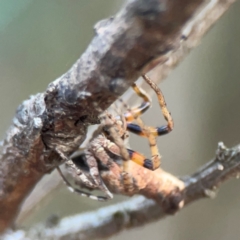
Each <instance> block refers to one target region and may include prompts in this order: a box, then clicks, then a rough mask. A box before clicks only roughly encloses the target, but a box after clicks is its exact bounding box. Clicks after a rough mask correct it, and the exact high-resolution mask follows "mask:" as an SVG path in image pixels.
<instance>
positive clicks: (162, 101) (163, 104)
mask: <svg viewBox="0 0 240 240" xmlns="http://www.w3.org/2000/svg"><path fill="white" fill-rule="evenodd" d="M143 79H144V80H145V82H146V83H147V84H148V85H149V86H150V87H151V88H152V89H153V90H154V92H155V93H156V95H157V98H158V103H159V105H160V108H161V110H162V114H163V116H164V118H165V120H166V121H167V126H166V128H167V129H168V132H171V131H172V129H173V125H174V124H173V119H172V116H171V113H170V112H169V111H168V109H167V104H166V101H165V99H164V96H163V94H162V91H161V90H160V88H159V87H158V86H157V84H156V83H154V82H153V81H152V80H151V79H150V78H149V77H148V76H147V75H143Z"/></svg>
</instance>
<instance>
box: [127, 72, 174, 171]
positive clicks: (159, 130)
mask: <svg viewBox="0 0 240 240" xmlns="http://www.w3.org/2000/svg"><path fill="white" fill-rule="evenodd" d="M143 78H144V80H145V81H146V82H147V83H148V84H149V86H150V87H151V88H152V89H153V90H154V91H155V93H156V95H157V97H158V102H159V105H160V107H161V110H162V113H163V116H164V118H165V120H166V121H167V125H164V126H161V127H156V128H154V127H149V126H144V124H143V122H142V121H141V120H140V118H139V116H140V115H141V114H143V113H144V112H145V111H146V110H147V109H148V108H149V107H150V104H151V101H150V99H149V97H148V96H147V95H146V93H145V92H144V91H143V90H142V89H141V88H139V87H137V85H136V84H133V85H132V87H133V90H134V91H135V92H136V93H137V95H138V96H139V97H141V98H142V99H143V103H142V104H141V106H140V107H138V108H133V109H131V110H129V111H128V112H127V113H126V114H125V115H124V116H125V119H126V121H127V130H128V131H130V132H132V133H134V134H137V135H139V136H142V137H146V138H148V141H149V145H150V149H151V155H152V157H151V160H150V159H146V158H145V157H144V156H143V155H141V154H139V153H137V152H135V151H130V150H128V151H129V154H130V158H131V159H132V160H133V161H134V162H136V163H138V164H139V165H142V166H144V167H146V168H148V169H151V170H155V169H157V168H158V167H159V166H160V163H161V158H160V154H159V151H158V147H157V141H156V137H157V136H162V135H164V134H167V133H169V132H170V131H172V129H173V119H172V117H171V114H170V112H169V111H168V109H167V104H166V102H165V99H164V96H163V94H162V92H161V90H160V88H159V87H158V86H157V85H156V84H155V83H154V82H153V81H152V80H151V79H150V78H149V77H148V76H146V75H143ZM134 120H136V121H137V122H138V123H139V125H137V124H133V123H131V122H132V121H134ZM150 161H152V162H150Z"/></svg>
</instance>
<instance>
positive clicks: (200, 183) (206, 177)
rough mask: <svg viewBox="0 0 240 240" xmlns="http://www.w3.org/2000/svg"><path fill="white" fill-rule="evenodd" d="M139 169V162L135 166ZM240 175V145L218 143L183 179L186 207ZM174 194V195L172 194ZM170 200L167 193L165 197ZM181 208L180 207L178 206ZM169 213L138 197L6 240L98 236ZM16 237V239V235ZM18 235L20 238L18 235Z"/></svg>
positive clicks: (150, 201)
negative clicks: (208, 158) (209, 158)
mask: <svg viewBox="0 0 240 240" xmlns="http://www.w3.org/2000/svg"><path fill="white" fill-rule="evenodd" d="M132 167H133V168H135V167H136V168H139V166H138V165H134V166H132ZM134 170H135V171H137V169H134ZM239 175H240V145H238V146H236V147H234V148H232V149H227V148H226V147H225V146H224V145H223V144H222V143H220V144H219V146H218V150H217V153H216V157H215V158H214V159H213V160H212V161H210V162H209V163H207V164H206V165H204V166H203V167H202V168H201V169H199V170H198V171H197V172H196V173H194V174H192V175H191V176H187V177H184V178H182V179H183V180H184V185H185V187H184V188H182V190H181V192H182V196H183V199H182V200H183V201H184V202H185V206H186V205H187V204H189V203H192V202H193V201H195V200H198V199H201V198H204V197H210V198H212V197H215V195H216V192H217V190H218V187H219V186H220V185H221V184H222V183H224V182H225V181H226V180H228V179H229V178H232V177H236V178H239ZM171 197H172V196H171ZM165 198H166V199H165V201H168V196H167V195H166V196H165ZM179 209H180V208H179ZM165 216H167V213H166V212H165V211H164V210H163V209H162V208H161V207H159V205H158V203H157V202H156V201H153V200H149V199H146V198H144V197H142V196H141V197H136V198H133V199H130V200H128V201H125V202H123V203H118V204H115V205H112V206H108V207H104V208H101V209H99V210H97V211H93V212H89V213H84V214H79V215H75V216H71V217H66V218H63V219H61V220H59V219H58V221H56V219H55V223H53V222H50V223H49V222H48V223H47V224H45V225H37V226H35V227H33V228H32V229H30V230H29V231H26V232H25V231H23V230H19V231H16V232H9V233H8V234H7V235H6V236H5V237H3V240H5V239H8V238H7V237H9V236H11V237H12V238H13V239H15V238H16V239H19V240H22V239H26V238H29V239H36V240H37V239H45V240H48V239H56V240H65V239H81V240H87V239H95V238H101V237H105V238H106V237H110V236H112V235H114V234H116V233H118V232H120V231H122V230H124V229H130V228H134V227H138V226H141V225H143V224H146V223H150V222H152V221H155V220H158V219H160V218H163V217H165ZM14 237H15V238H14ZM17 237H18V238H17Z"/></svg>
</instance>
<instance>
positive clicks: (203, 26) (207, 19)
mask: <svg viewBox="0 0 240 240" xmlns="http://www.w3.org/2000/svg"><path fill="white" fill-rule="evenodd" d="M140 2H141V1H136V3H138V4H140ZM153 2H154V1H153ZM203 2H205V1H203ZM233 2H234V1H233V0H214V1H209V2H206V3H205V5H204V6H203V7H202V8H198V7H196V8H194V9H192V12H194V13H196V14H195V16H194V17H193V18H192V19H191V21H188V23H187V25H184V24H182V25H181V26H180V27H179V28H181V32H182V35H183V36H184V37H186V38H187V39H185V40H184V41H182V43H181V44H178V46H177V47H174V48H173V49H172V51H171V52H170V53H168V54H167V57H166V55H163V56H162V57H160V59H157V60H156V61H152V62H151V64H150V65H148V68H149V69H151V68H152V67H153V66H155V65H156V62H158V61H160V62H161V61H163V62H164V61H165V62H164V63H162V64H159V65H158V69H157V71H156V69H155V70H154V71H153V74H154V75H156V76H157V79H159V80H161V79H163V78H164V77H165V76H166V75H167V74H168V73H169V71H170V70H171V69H173V68H174V66H175V65H176V64H177V63H178V62H179V61H181V59H182V58H183V57H185V56H186V55H187V53H188V51H189V50H190V49H192V48H193V47H195V46H196V45H197V44H198V43H199V41H200V39H201V37H202V36H203V34H205V33H206V31H207V30H208V29H209V28H210V26H212V24H213V23H214V22H216V21H217V20H218V18H219V17H220V16H221V15H222V14H223V13H224V12H225V11H226V10H227V9H228V7H229V5H231V3H233ZM134 3H135V2H134ZM151 4H153V3H151ZM151 4H150V5H149V9H150V8H151V6H152V5H151ZM185 4H190V3H188V2H185V1H181V9H182V8H184V6H187V5H185ZM127 6H128V5H127ZM139 6H141V4H140V5H139ZM125 9H128V8H127V7H126V8H125ZM128 11H129V10H128ZM123 12H124V10H123V11H122V13H123ZM175 14H176V16H175V17H176V19H177V18H178V17H179V16H177V15H179V14H180V15H181V14H185V13H184V12H179V11H178V12H177V13H175ZM134 17H136V16H135V15H133V16H132V18H133V19H134ZM125 18H126V15H121V14H119V15H118V17H117V18H115V20H114V21H115V24H118V26H120V25H121V31H120V30H119V29H118V28H117V27H116V28H114V27H112V26H111V24H110V25H106V26H103V27H102V28H100V27H99V26H101V24H100V25H98V32H99V34H101V31H103V33H102V34H103V35H104V33H105V32H107V31H108V32H110V34H111V33H114V32H115V31H117V32H118V34H119V35H118V36H121V35H122V36H124V34H125V36H126V39H125V42H124V46H122V44H120V46H119V47H121V48H122V55H121V56H123V54H125V49H126V47H127V46H126V45H128V42H129V41H130V40H131V41H134V40H135V39H134V38H133V39H131V37H130V36H131V33H130V30H129V29H134V28H135V27H138V25H137V24H136V23H133V22H131V23H130V25H129V28H126V24H123V26H122V22H121V21H120V20H122V21H123V20H125ZM136 18H138V17H136ZM173 18H174V15H173ZM109 21H110V20H109ZM174 21H175V20H174ZM131 24H132V25H131ZM113 26H116V25H113ZM124 27H125V28H126V29H125V28H124ZM156 28H157V29H158V31H160V33H161V32H162V30H161V29H162V28H161V26H157V27H156ZM137 29H138V28H137ZM154 29H155V27H154ZM104 31H105V32H104ZM128 34H129V36H128ZM141 34H142V35H143V36H142V38H144V39H145V41H146V42H147V41H153V42H154V41H155V40H156V39H155V34H153V35H151V36H150V37H151V38H150V39H148V34H149V31H148V29H145V30H144V31H143V32H142V33H141ZM105 35H106V34H105ZM165 35H166V33H164V35H163V36H161V38H162V39H163V41H165V40H166V39H168V37H169V39H172V40H174V41H175V40H176V41H178V42H179V41H180V39H179V38H178V36H177V35H176V36H177V37H176V36H175V37H174V36H173V37H172V36H170V35H168V34H167V35H166V36H165ZM127 36H128V37H129V39H127ZM132 37H134V36H132ZM102 38H103V36H102V35H101V36H96V37H95V39H94V41H97V42H98V41H100V40H101V39H102ZM152 38H154V39H155V40H154V39H152ZM115 40H116V39H115ZM94 41H93V43H94ZM106 41H107V40H106ZM174 41H172V42H174ZM93 43H92V44H93ZM120 43H121V42H120ZM114 44H115V45H118V44H119V42H118V43H117V41H116V42H114V41H113V43H112V42H111V43H109V45H110V46H113V45H114ZM134 44H138V43H136V42H135V43H133V42H132V45H131V46H134ZM139 44H141V42H139ZM159 44H160V43H159ZM160 45H161V44H160ZM160 45H158V46H160ZM173 45H174V44H173ZM137 46H139V45H136V46H135V48H133V49H130V48H129V50H128V51H127V52H126V53H128V54H125V55H124V56H125V57H126V56H128V57H130V56H129V54H130V51H131V54H130V55H131V59H135V57H136V59H135V61H138V60H137V58H138V57H139V54H136V51H135V50H136V49H137ZM152 47H153V48H154V46H152V45H151V44H150V45H149V46H148V47H147V51H148V49H153V48H152ZM141 50H142V52H141V57H143V58H145V57H144V56H145V55H144V54H143V52H144V51H145V50H146V49H145V48H141ZM111 51H112V50H111V49H110V50H109V51H108V53H109V54H110V52H111ZM90 53H91V51H90V50H88V51H87V52H86V53H85V55H88V56H89V57H91V56H90ZM156 53H157V52H156ZM134 54H136V56H135V55H134ZM142 54H143V55H142ZM145 54H146V53H145ZM157 55H158V53H157ZM124 56H123V60H124ZM155 57H157V56H155ZM86 59H87V58H86ZM109 59H110V60H109V62H111V61H112V59H113V58H112V57H110V58H109ZM166 59H167V61H166ZM125 60H126V59H125ZM128 60H130V59H128ZM128 60H126V62H128V63H129V62H130V61H128ZM105 61H106V60H105ZM131 61H132V60H131ZM79 62H80V60H79V61H78V62H77V64H79ZM147 62H148V63H149V61H147ZM81 63H82V68H83V69H84V68H85V67H84V66H85V65H86V63H84V59H83V60H81ZM121 64H123V63H121ZM75 66H76V65H75ZM97 66H98V64H97V63H96V69H97ZM115 67H116V66H115ZM75 68H77V66H76V67H75ZM111 68H112V67H111ZM125 68H126V69H132V67H131V64H130V65H126V64H125ZM106 70H107V69H105V70H104V71H106ZM71 71H73V70H70V72H71ZM104 71H103V73H101V74H100V73H99V74H100V75H99V77H101V76H103V77H101V79H103V80H104V79H105V78H106V76H105V75H104V74H105V72H104ZM114 72H115V70H114V69H111V73H114ZM73 75H74V74H73ZM137 75H138V74H137ZM85 78H86V81H88V80H89V79H88V78H87V77H86V76H85ZM85 78H84V77H83V78H80V80H79V81H78V83H79V82H80V81H81V79H85ZM62 79H64V76H63V77H62ZM96 80H98V79H96V78H93V79H91V81H93V83H92V85H93V86H95V82H94V81H96ZM86 84H87V83H86ZM78 85H80V84H78ZM72 89H74V88H72ZM78 89H79V88H78ZM100 89H102V88H100ZM106 94H107V96H106V97H108V94H109V93H106ZM109 103H110V102H109ZM84 104H85V102H84ZM99 104H100V106H101V102H100V103H99ZM79 105H80V102H79ZM76 106H78V104H76ZM101 107H102V106H101ZM80 109H81V108H80ZM102 109H103V107H102ZM64 111H65V110H64ZM67 112H68V114H70V115H71V113H69V111H67ZM16 129H17V128H16ZM16 129H15V130H16ZM60 130H61V129H60ZM10 140H11V138H10ZM29 149H34V145H29ZM10 150H11V146H10V148H9V151H10ZM11 156H12V157H14V154H12V155H11ZM21 160H22V161H24V159H20V162H22V161H21ZM43 164H44V163H43ZM11 167H12V165H10V168H11ZM18 168H19V170H20V171H22V168H21V167H19V166H18ZM10 170H11V169H9V171H6V173H7V174H6V175H8V176H9V179H11V177H12V176H11V174H12V172H11V171H10ZM27 170H28V167H27ZM9 172H10V173H9ZM35 176H36V177H37V176H38V175H34V174H33V176H32V178H33V177H35ZM41 176H42V173H41V174H40V177H41ZM20 177H21V174H20V176H18V178H16V179H19V181H22V179H21V178H20ZM40 177H39V178H40ZM32 178H31V177H29V178H28V179H26V181H27V183H28V184H29V185H30V188H32V187H33V186H34V185H35V183H36V182H37V181H38V179H39V178H36V179H35V180H33V179H32ZM0 181H1V180H0ZM54 181H56V179H53V180H52V182H54ZM57 181H58V180H57ZM6 184H7V185H8V183H6ZM56 185H57V183H56ZM13 186H14V187H16V186H15V185H14V183H13ZM46 187H49V186H46ZM28 191H30V189H29V186H28V185H26V187H25V191H23V192H22V193H21V192H20V190H19V192H20V193H19V198H17V199H16V202H15V204H13V206H14V205H16V209H15V210H14V209H13V213H12V214H13V216H15V214H16V213H15V211H16V210H17V209H18V207H19V204H20V203H21V201H22V199H23V198H24V197H25V196H26V193H27V192H28ZM16 192H17V189H15V188H13V194H15V193H16ZM50 192H51V191H50ZM44 196H45V194H42V198H43V197H44ZM37 201H39V199H38V200H37ZM9 203H11V202H9ZM35 204H36V202H35ZM11 205H12V203H11ZM33 205H34V203H33ZM29 206H32V205H31V204H27V207H26V212H29ZM8 207H9V205H6V209H8ZM30 210H31V209H30ZM2 214H3V213H2ZM2 214H1V210H0V216H3V215H2ZM13 216H10V219H9V221H11V218H12V217H13ZM6 224H8V222H6Z"/></svg>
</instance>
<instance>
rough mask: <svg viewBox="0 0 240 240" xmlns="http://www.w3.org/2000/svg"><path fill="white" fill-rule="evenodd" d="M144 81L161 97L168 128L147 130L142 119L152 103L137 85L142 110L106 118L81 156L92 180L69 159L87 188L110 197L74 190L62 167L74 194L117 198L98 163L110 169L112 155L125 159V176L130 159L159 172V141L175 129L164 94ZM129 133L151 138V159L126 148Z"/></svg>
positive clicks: (160, 102) (155, 86) (149, 128)
mask: <svg viewBox="0 0 240 240" xmlns="http://www.w3.org/2000/svg"><path fill="white" fill-rule="evenodd" d="M143 78H144V80H145V81H146V82H147V83H148V84H149V86H150V87H151V88H152V89H153V90H154V91H155V93H156V94H157V97H158V102H159V105H160V107H161V110H162V113H163V116H164V118H165V120H166V121H167V125H164V126H161V127H150V126H145V125H144V124H143V123H142V122H141V120H140V119H139V116H140V115H141V114H143V113H144V112H145V111H146V110H147V109H148V108H149V107H150V106H151V100H150V98H149V97H148V96H147V95H146V93H145V92H144V91H143V90H142V89H140V88H139V87H137V85H136V84H135V83H134V84H133V85H132V88H133V90H134V91H135V92H136V94H137V95H138V96H139V97H141V98H142V99H143V102H142V104H141V105H140V106H138V107H135V108H132V109H128V111H127V112H126V113H124V114H123V115H122V116H117V117H113V116H112V115H111V114H109V113H108V112H106V113H105V115H103V117H102V121H101V122H102V123H101V125H100V126H99V128H98V129H97V130H96V131H95V132H94V134H93V137H92V138H91V140H90V141H89V143H88V146H87V147H86V149H85V150H84V154H82V155H81V159H82V161H83V162H84V163H85V164H86V165H87V167H88V170H89V173H90V176H91V178H89V177H87V176H86V175H85V174H84V172H83V171H82V170H80V168H79V167H78V166H77V164H76V162H74V160H71V159H69V160H67V161H66V165H67V167H69V168H71V169H72V170H74V171H75V173H76V174H77V176H78V177H79V178H80V180H81V182H82V183H83V184H84V186H86V187H87V188H90V189H96V188H98V189H100V190H102V191H103V192H104V193H105V194H106V196H95V195H92V194H90V193H87V192H84V191H82V190H79V189H77V188H73V187H72V186H71V184H70V183H69V182H68V180H67V179H66V178H65V176H64V175H63V174H62V172H61V170H60V168H59V167H58V168H57V170H58V172H59V174H60V175H61V177H62V178H63V180H64V182H65V184H66V185H67V186H68V188H69V190H70V191H72V192H76V193H78V194H80V195H81V196H86V197H89V198H91V199H94V200H98V201H105V200H107V199H111V198H113V195H112V193H111V192H110V191H109V190H108V188H107V187H106V186H105V184H104V182H103V181H102V179H101V176H100V173H99V166H98V162H101V164H103V165H104V166H109V165H110V164H111V163H112V162H113V160H112V159H111V157H110V154H113V155H115V156H120V157H121V159H122V160H123V172H128V160H129V159H130V160H132V161H134V162H135V163H137V164H139V165H141V166H143V167H144V168H147V169H150V170H155V169H157V168H158V167H159V166H160V154H159V152H158V148H157V144H156V138H157V137H158V136H161V135H164V134H167V133H169V132H170V131H171V130H172V129H173V120H172V117H171V114H170V112H169V111H168V109H167V106H166V102H165V100H164V96H163V94H162V92H161V90H160V89H159V88H158V86H157V85H156V84H155V83H154V82H152V80H151V79H150V78H149V77H147V76H146V75H143ZM133 121H136V122H137V123H138V124H135V123H132V122H133ZM128 131H129V132H132V133H134V134H137V135H139V136H142V137H146V138H148V141H149V145H150V149H151V154H152V157H151V159H147V158H145V156H144V155H142V154H140V153H138V152H136V151H133V150H131V149H127V148H125V145H124V142H123V141H124V140H125V139H127V138H128ZM125 181H126V184H130V183H129V180H125Z"/></svg>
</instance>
